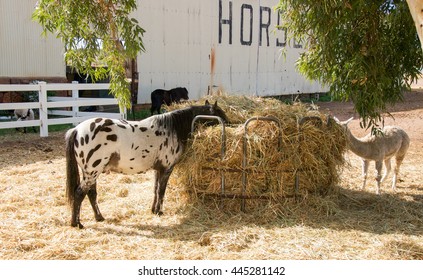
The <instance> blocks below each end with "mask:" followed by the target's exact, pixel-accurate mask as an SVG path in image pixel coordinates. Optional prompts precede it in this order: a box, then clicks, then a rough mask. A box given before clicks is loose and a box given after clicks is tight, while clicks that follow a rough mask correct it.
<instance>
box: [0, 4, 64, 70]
mask: <svg viewBox="0 0 423 280" xmlns="http://www.w3.org/2000/svg"><path fill="white" fill-rule="evenodd" d="M36 2H37V0H18V1H17V0H0V15H1V16H0V77H20V78H23V77H61V78H64V77H65V76H66V67H65V63H64V61H63V45H62V43H61V42H60V40H58V39H56V38H55V36H54V35H52V34H49V35H48V37H47V38H43V37H42V36H41V31H42V30H41V27H40V25H39V24H38V23H36V22H34V21H32V19H31V15H32V12H33V11H34V7H35V4H36Z"/></svg>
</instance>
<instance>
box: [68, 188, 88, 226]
mask: <svg viewBox="0 0 423 280" xmlns="http://www.w3.org/2000/svg"><path fill="white" fill-rule="evenodd" d="M86 195H87V192H85V191H84V190H83V188H81V185H79V186H78V188H77V189H76V191H75V198H74V200H73V205H72V220H71V226H73V227H79V228H84V226H83V225H82V224H81V221H80V218H79V216H80V213H81V204H82V201H83V200H84V198H85V196H86Z"/></svg>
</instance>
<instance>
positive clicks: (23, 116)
mask: <svg viewBox="0 0 423 280" xmlns="http://www.w3.org/2000/svg"><path fill="white" fill-rule="evenodd" d="M14 114H15V117H16V119H17V120H18V121H32V120H33V119H34V111H33V110H32V109H16V110H15V111H14Z"/></svg>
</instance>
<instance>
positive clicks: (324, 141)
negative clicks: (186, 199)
mask: <svg viewBox="0 0 423 280" xmlns="http://www.w3.org/2000/svg"><path fill="white" fill-rule="evenodd" d="M207 98H208V99H209V101H211V102H214V101H215V100H218V105H219V106H220V107H221V108H222V109H223V110H224V111H225V112H226V114H227V117H228V119H229V120H230V122H231V125H230V126H228V127H226V151H225V154H224V156H223V158H222V156H221V146H222V141H221V127H220V126H214V127H207V128H201V129H198V130H197V131H196V132H195V133H194V135H193V137H192V139H191V142H190V143H189V145H188V148H187V150H186V152H185V154H184V156H183V158H182V160H181V162H180V163H179V164H178V165H177V166H176V168H175V173H176V174H177V178H178V183H179V184H180V185H182V186H185V187H186V191H187V192H188V193H190V194H194V195H192V197H194V198H198V197H199V196H202V195H203V194H212V195H216V196H217V195H219V194H221V192H222V189H221V186H222V177H221V176H222V174H223V175H224V180H225V184H224V193H225V194H227V195H228V194H236V195H241V194H243V195H245V196H247V197H256V198H257V197H265V198H269V199H271V200H276V201H277V200H279V199H280V198H281V197H290V196H293V195H294V192H295V188H294V186H295V184H294V183H295V176H296V174H298V175H299V178H300V179H299V189H298V194H300V195H302V196H306V195H308V194H309V193H316V192H318V193H328V192H330V191H333V190H334V189H335V187H336V184H337V182H338V179H339V177H338V173H339V168H340V167H341V166H342V165H343V164H344V157H343V153H344V152H345V150H346V141H345V137H344V134H343V132H342V130H341V129H340V127H339V126H337V125H334V124H333V123H332V122H328V121H327V120H328V116H326V115H324V114H322V113H320V112H318V111H311V110H309V109H308V108H307V106H306V105H304V104H302V103H295V104H293V105H288V104H284V103H282V102H280V101H278V100H276V99H272V98H254V97H246V96H207ZM191 104H192V103H191ZM195 104H204V100H200V101H198V102H196V103H195ZM181 106H186V104H185V105H176V106H173V107H172V108H170V109H175V108H180V107H181ZM254 116H273V117H276V118H277V119H278V120H279V121H280V126H281V127H280V129H279V127H278V124H277V123H275V122H269V121H252V122H251V123H250V124H249V125H248V127H247V133H246V134H245V140H244V130H245V129H244V123H245V121H246V120H247V119H249V118H251V117H254ZM303 117H312V118H311V121H307V122H304V123H303V124H302V125H299V122H300V120H301V119H302V118H303ZM244 141H245V143H246V150H245V152H244V148H243V145H244ZM243 161H245V163H243ZM243 165H245V166H243ZM243 172H245V173H246V181H245V182H246V184H245V186H246V187H245V192H243V191H242V186H243V184H242V176H243Z"/></svg>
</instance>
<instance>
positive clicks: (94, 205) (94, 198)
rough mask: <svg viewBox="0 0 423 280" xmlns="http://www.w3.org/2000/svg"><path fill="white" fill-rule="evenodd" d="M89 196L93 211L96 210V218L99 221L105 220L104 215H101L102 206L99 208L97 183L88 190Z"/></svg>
mask: <svg viewBox="0 0 423 280" xmlns="http://www.w3.org/2000/svg"><path fill="white" fill-rule="evenodd" d="M88 198H89V199H90V203H91V207H92V208H93V211H94V216H95V220H96V221H97V222H102V221H104V218H103V215H101V213H100V208H98V203H97V186H96V185H94V186H92V187H91V188H90V190H89V191H88Z"/></svg>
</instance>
